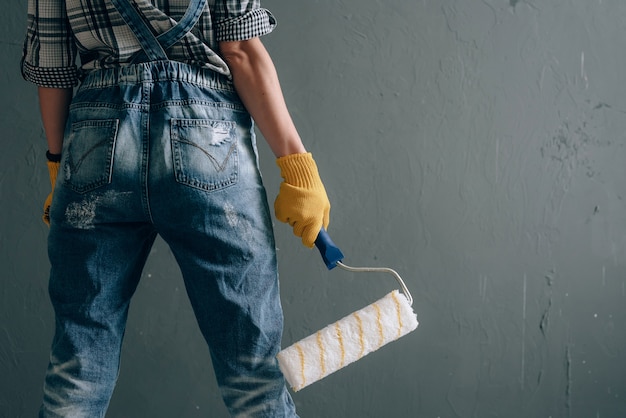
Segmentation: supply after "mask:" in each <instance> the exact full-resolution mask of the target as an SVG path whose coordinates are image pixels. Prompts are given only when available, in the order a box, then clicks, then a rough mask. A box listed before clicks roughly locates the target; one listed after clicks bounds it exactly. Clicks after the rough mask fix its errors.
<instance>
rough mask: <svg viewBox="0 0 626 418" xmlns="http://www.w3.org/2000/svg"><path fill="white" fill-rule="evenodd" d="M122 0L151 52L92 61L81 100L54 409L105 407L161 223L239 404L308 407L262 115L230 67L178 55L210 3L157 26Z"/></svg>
mask: <svg viewBox="0 0 626 418" xmlns="http://www.w3.org/2000/svg"><path fill="white" fill-rule="evenodd" d="M112 1H113V3H114V5H115V6H116V8H117V9H118V11H119V12H120V14H121V15H122V16H123V18H124V20H125V21H126V22H127V23H128V25H129V26H130V27H131V29H132V30H133V32H134V33H135V35H136V36H137V39H138V40H139V41H140V42H141V45H142V48H143V51H142V52H140V53H139V54H138V55H137V57H136V60H135V62H134V63H133V64H131V65H128V66H122V67H118V68H113V69H103V70H97V71H93V72H91V73H89V74H88V75H87V76H86V78H85V79H84V80H83V82H82V83H81V85H80V87H79V89H78V90H77V92H76V95H75V97H74V98H73V101H72V104H71V108H70V115H69V120H68V124H67V129H66V134H65V139H64V144H63V158H62V161H61V169H60V172H59V176H58V179H57V185H56V188H55V193H54V199H53V202H52V207H51V211H50V216H51V226H50V233H49V238H48V252H49V258H50V263H51V272H50V281H49V293H50V298H51V301H52V305H53V307H54V312H55V319H56V332H55V335H54V340H53V343H52V348H51V355H50V363H49V366H48V370H47V373H46V378H45V384H44V399H43V404H42V406H41V410H40V417H65V418H67V417H85V418H98V417H104V416H105V412H106V409H107V407H108V404H109V400H110V398H111V395H112V393H113V389H114V386H115V382H116V380H117V377H118V371H119V364H120V350H121V346H122V339H123V336H124V332H125V328H126V320H127V316H128V309H129V304H130V300H131V297H132V296H133V293H134V292H135V290H136V287H137V284H138V282H139V280H140V277H141V275H142V269H143V267H144V264H145V262H146V259H147V257H148V254H149V253H150V249H151V247H152V244H153V242H154V240H155V238H156V236H157V234H158V235H159V236H161V237H162V238H163V240H164V241H165V242H166V243H167V244H168V245H169V247H170V249H171V251H172V253H173V255H174V257H175V258H176V261H177V263H178V265H179V267H180V269H181V272H182V276H183V280H184V283H185V287H186V290H187V294H188V296H189V299H190V302H191V306H192V307H193V311H194V314H195V316H196V318H197V322H198V324H199V327H200V330H201V332H202V335H203V336H204V338H205V340H206V342H207V344H208V346H209V349H210V355H211V360H212V364H213V368H214V371H215V375H216V377H217V381H218V384H219V387H220V390H221V395H222V398H223V400H224V402H225V404H226V406H227V407H228V410H229V412H230V414H231V415H232V416H235V417H268V418H269V417H271V418H278V417H296V413H295V408H294V405H293V402H292V400H291V397H290V395H289V393H288V391H287V389H286V387H285V382H284V379H283V376H282V374H281V372H280V370H279V368H278V364H277V361H276V358H275V356H276V354H277V352H278V351H279V350H280V342H281V336H282V328H283V316H282V309H281V306H280V299H279V288H278V274H277V265H276V253H275V243H274V236H273V232H272V221H271V217H270V211H269V207H268V204H267V198H266V194H265V189H264V187H263V184H262V181H261V175H260V172H259V169H258V156H257V150H256V143H255V137H254V126H253V122H252V120H251V117H250V115H249V114H248V112H247V111H246V110H245V108H244V106H243V105H242V103H241V101H240V99H239V97H238V95H237V94H236V92H235V90H234V88H233V85H232V83H231V81H230V80H229V79H228V78H227V77H225V76H223V75H220V74H218V73H216V72H213V71H211V70H208V69H203V68H200V67H195V66H191V65H188V64H184V63H181V62H175V61H170V60H168V57H167V55H166V53H165V51H166V50H167V48H168V47H169V46H171V45H173V44H174V43H176V42H178V41H179V40H180V39H181V38H182V37H183V36H184V35H185V33H186V32H187V31H189V30H190V29H191V28H192V27H193V26H194V24H195V22H196V20H197V18H198V16H199V15H200V14H201V13H202V11H203V10H204V8H205V7H206V0H192V1H191V4H190V6H189V9H188V11H187V13H186V14H185V16H184V17H183V18H182V19H181V21H180V22H179V24H178V25H176V26H174V27H173V28H172V29H171V30H169V31H167V32H165V33H163V34H161V35H159V36H157V37H155V36H154V35H153V34H152V31H151V30H150V28H149V27H148V25H147V23H146V22H145V21H144V20H143V19H142V17H141V16H140V15H139V14H138V12H137V11H136V10H135V9H134V8H133V7H132V5H131V4H130V1H129V0H112ZM174 286H175V284H173V285H172V287H174ZM167 314H170V312H168V311H164V312H163V313H162V315H167ZM170 320H172V319H170ZM155 367H158V364H155Z"/></svg>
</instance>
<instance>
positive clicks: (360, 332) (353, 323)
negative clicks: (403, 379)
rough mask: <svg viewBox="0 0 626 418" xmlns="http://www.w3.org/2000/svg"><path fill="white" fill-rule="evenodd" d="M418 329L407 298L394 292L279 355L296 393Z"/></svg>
mask: <svg viewBox="0 0 626 418" xmlns="http://www.w3.org/2000/svg"><path fill="white" fill-rule="evenodd" d="M415 328H417V316H416V315H415V313H414V312H413V309H412V308H411V306H410V305H409V302H408V300H407V299H406V297H405V296H404V295H403V294H401V293H400V292H399V291H398V290H394V291H393V292H391V293H389V294H388V295H387V296H385V297H384V298H382V299H380V300H379V301H378V302H375V303H372V304H371V305H368V306H366V307H365V308H363V309H361V310H359V311H357V312H354V313H353V314H350V315H348V316H346V317H345V318H343V319H341V320H339V321H337V322H335V323H334V324H331V325H328V326H327V327H326V328H324V329H321V330H319V331H318V332H317V333H315V334H312V335H309V336H308V337H306V338H304V339H302V340H300V341H298V342H297V343H295V344H293V345H291V346H289V347H287V348H285V349H284V350H282V351H281V352H280V353H278V356H277V357H278V363H279V365H280V369H281V370H282V372H283V374H284V375H285V379H287V382H288V383H289V385H290V386H291V387H292V389H293V390H294V391H299V390H300V389H302V388H304V387H306V386H308V385H310V384H311V383H313V382H316V381H318V380H320V379H322V378H324V377H326V376H328V375H329V374H331V373H333V372H335V371H337V370H339V369H341V368H342V367H344V366H346V365H348V364H350V363H352V362H354V361H356V360H358V359H360V358H361V357H363V356H365V355H366V354H369V353H371V352H372V351H375V350H377V349H379V348H380V347H382V346H383V345H385V344H387V343H389V342H391V341H394V340H397V339H398V338H400V337H402V336H403V335H406V334H408V333H409V332H411V331H413V330H414V329H415Z"/></svg>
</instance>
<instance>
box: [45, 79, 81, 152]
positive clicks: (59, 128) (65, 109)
mask: <svg viewBox="0 0 626 418" xmlns="http://www.w3.org/2000/svg"><path fill="white" fill-rule="evenodd" d="M38 93H39V109H40V111H41V120H42V123H43V128H44V132H45V134H46V140H47V141H48V150H49V151H50V153H52V154H60V153H61V149H62V147H63V134H64V132H65V123H66V121H67V115H68V113H69V106H70V102H71V100H72V94H73V90H72V89H56V88H47V87H39V90H38Z"/></svg>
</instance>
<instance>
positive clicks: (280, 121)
mask: <svg viewBox="0 0 626 418" xmlns="http://www.w3.org/2000/svg"><path fill="white" fill-rule="evenodd" d="M220 52H221V54H222V56H223V57H224V60H225V61H226V63H227V64H228V66H229V67H230V70H231V73H232V76H233V82H234V84H235V89H236V90H237V93H238V94H239V96H240V97H241V100H242V101H243V103H244V105H245V106H246V109H248V112H250V115H251V116H252V118H253V119H254V121H255V123H256V124H257V126H258V127H259V130H260V131H261V133H262V134H263V136H264V137H265V139H266V140H267V143H268V145H269V146H270V148H271V150H272V152H273V153H274V155H275V156H276V157H283V156H285V155H289V154H298V153H304V152H306V149H305V148H304V145H303V144H302V141H301V139H300V136H299V135H298V132H297V130H296V127H295V125H294V123H293V121H292V119H291V116H290V115H289V111H288V110H287V105H286V104H285V99H284V97H283V93H282V90H281V88H280V83H279V81H278V75H277V74H276V69H275V67H274V63H273V62H272V59H271V58H270V56H269V54H268V52H267V50H266V49H265V47H264V46H263V44H262V43H261V40H260V39H259V38H252V39H249V40H245V41H235V42H221V43H220Z"/></svg>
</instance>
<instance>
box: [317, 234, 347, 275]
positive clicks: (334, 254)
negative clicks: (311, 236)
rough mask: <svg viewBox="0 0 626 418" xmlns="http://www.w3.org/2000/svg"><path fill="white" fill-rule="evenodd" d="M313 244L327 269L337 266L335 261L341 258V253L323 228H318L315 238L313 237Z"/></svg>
mask: <svg viewBox="0 0 626 418" xmlns="http://www.w3.org/2000/svg"><path fill="white" fill-rule="evenodd" d="M315 246H316V247H317V249H318V250H319V251H320V254H321V255H322V259H323V260H324V263H326V267H327V268H328V270H332V269H334V268H335V267H337V262H338V261H341V260H343V253H342V252H341V250H340V249H339V247H337V246H336V245H335V243H334V242H333V240H332V239H330V235H328V232H326V230H325V229H324V228H322V229H320V232H319V234H318V235H317V238H316V239H315Z"/></svg>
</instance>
